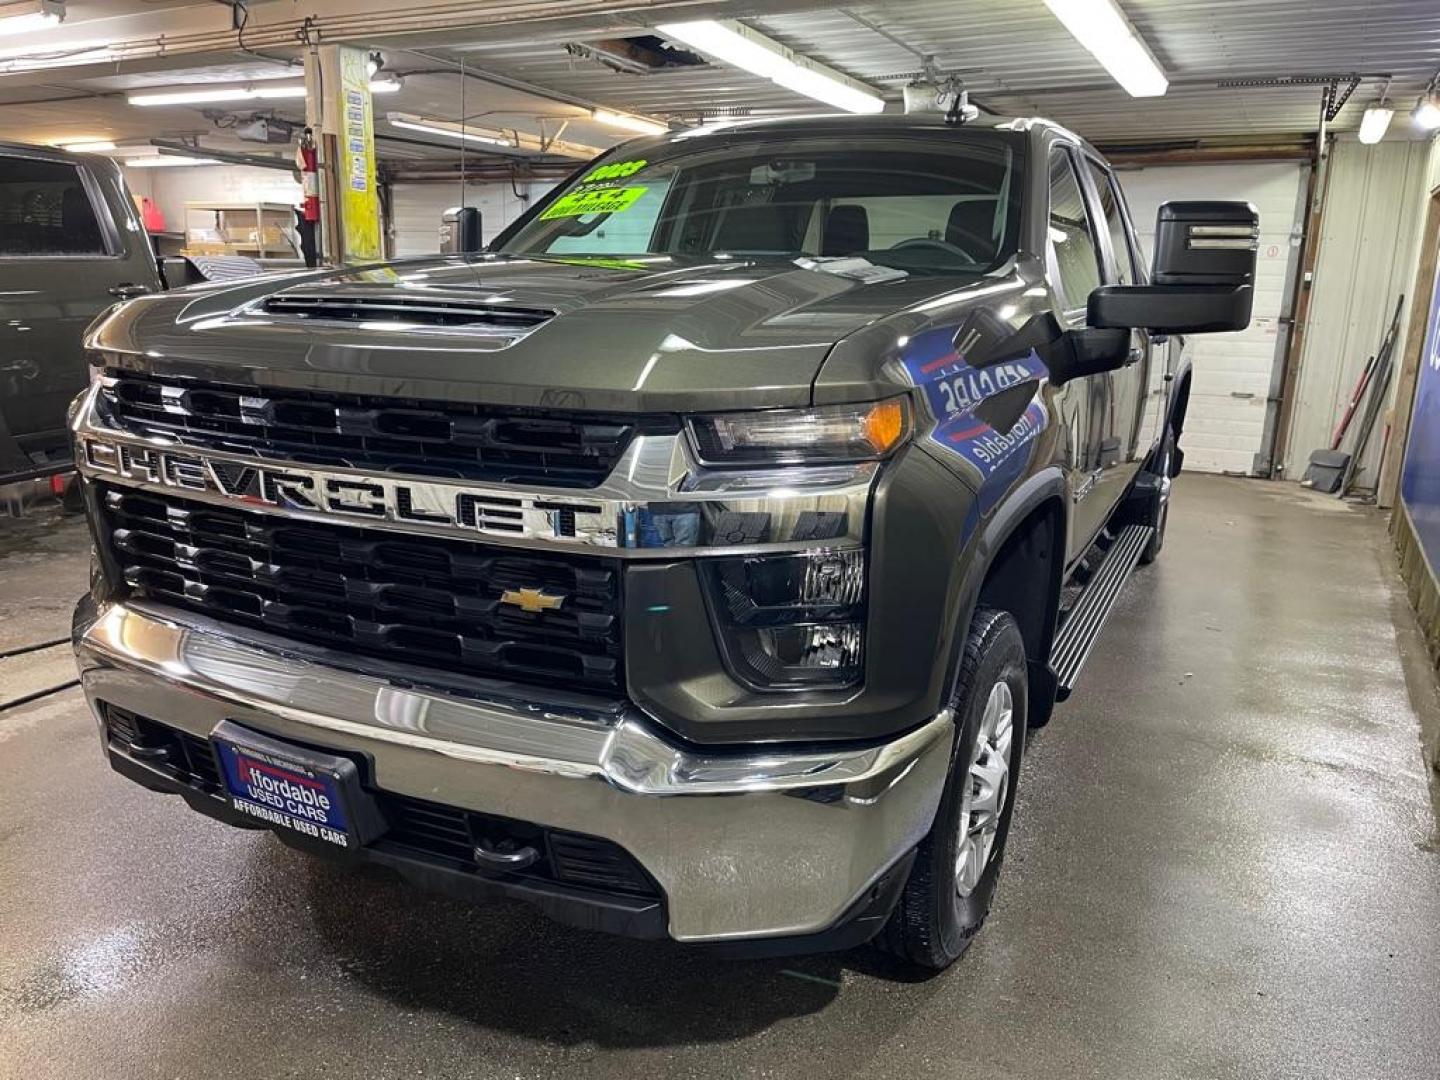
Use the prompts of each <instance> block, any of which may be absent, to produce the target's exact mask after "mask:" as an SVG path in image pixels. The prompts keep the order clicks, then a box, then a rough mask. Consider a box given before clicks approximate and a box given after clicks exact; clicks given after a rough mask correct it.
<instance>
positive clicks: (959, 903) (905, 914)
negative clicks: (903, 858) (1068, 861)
mask: <svg viewBox="0 0 1440 1080" xmlns="http://www.w3.org/2000/svg"><path fill="white" fill-rule="evenodd" d="M1027 687H1028V683H1027V676H1026V670H1025V645H1024V642H1023V640H1022V639H1021V637H1020V628H1019V627H1018V626H1017V625H1016V623H1015V619H1014V618H1013V617H1012V616H1011V615H1010V614H1009V613H1008V612H1004V611H994V610H991V609H988V608H982V609H980V610H978V611H976V613H975V618H974V619H973V620H972V621H971V623H970V633H969V638H968V640H967V641H966V643H965V654H964V657H963V658H962V660H961V665H960V673H959V677H958V679H957V680H956V687H955V694H954V696H953V697H952V699H951V707H952V708H953V709H954V711H955V723H956V728H957V733H956V737H955V747H954V750H953V751H952V753H951V758H950V772H949V775H948V777H947V778H946V782H945V791H944V793H943V794H942V795H941V798H940V808H939V810H938V811H937V812H936V815H935V824H934V825H933V826H931V829H930V832H929V834H928V835H927V836H926V837H925V839H924V840H922V841H921V842H920V846H919V849H918V850H917V851H916V855H915V863H914V865H913V866H912V867H911V870H910V877H909V879H908V880H907V881H906V883H905V888H904V890H903V891H902V892H901V894H900V899H899V901H898V902H897V904H896V905H895V910H894V912H892V913H891V916H890V921H889V922H888V923H886V925H885V928H884V929H883V930H882V931H881V932H880V936H879V937H878V938H877V939H876V943H877V944H878V945H879V946H880V948H882V949H883V950H885V951H886V952H888V953H891V954H892V955H894V956H897V957H899V958H901V959H902V960H904V961H906V962H907V963H909V964H911V965H914V966H915V967H917V968H919V969H921V970H923V971H929V972H935V971H942V970H944V969H945V968H947V967H949V966H950V965H951V964H953V963H954V962H955V961H956V960H957V959H959V957H960V955H961V954H962V953H963V952H964V951H965V950H966V949H967V948H969V946H970V942H971V941H972V940H974V938H975V935H976V934H977V933H979V931H980V927H981V926H982V925H983V924H984V922H985V917H986V915H988V914H989V912H990V902H991V900H992V898H993V897H994V895H995V884H996V881H997V880H998V879H999V876H1000V867H1001V864H1002V863H1003V862H1004V857H1005V841H1006V838H1007V837H1008V836H1009V834H1010V822H1011V819H1012V817H1013V816H1014V812H1015V791H1016V787H1017V784H1016V781H1017V780H1018V778H1019V775H1020V763H1021V759H1022V757H1023V756H1024V750H1025V732H1026V728H1027V723H1026V720H1027V715H1028V706H1029V696H1028V693H1027ZM1007 698H1008V703H1009V709H1010V716H1009V723H1010V741H1009V751H1008V762H1007V769H1006V775H1005V779H1004V780H1003V781H1002V782H1001V784H1000V785H999V786H1000V787H1001V791H1000V793H999V796H998V798H996V799H994V800H992V801H993V802H995V803H996V804H998V813H993V812H992V813H991V814H988V815H984V818H985V819H986V820H988V821H989V822H990V823H993V840H992V841H991V842H990V844H989V846H988V847H989V850H988V855H987V856H981V857H980V858H978V859H977V858H976V856H977V854H978V852H979V848H980V847H983V846H984V845H983V836H982V835H981V834H983V833H984V832H985V831H986V830H985V828H984V827H983V824H982V818H981V816H980V814H977V813H976V812H975V807H974V798H975V796H976V793H977V792H978V791H982V790H983V789H984V787H985V785H983V784H981V783H980V782H979V781H978V780H977V779H976V778H975V777H974V776H972V771H971V770H972V767H973V766H977V765H982V764H988V765H989V766H990V768H988V769H987V770H985V771H986V772H988V773H989V775H990V776H992V777H993V776H994V775H995V770H994V764H995V762H994V758H995V756H996V753H997V750H996V747H995V745H994V743H993V742H992V741H990V740H988V739H987V742H986V744H985V746H984V747H981V746H980V744H979V740H980V736H981V734H982V728H992V729H993V727H994V726H995V725H994V721H993V720H992V719H991V718H990V717H988V716H987V706H988V707H990V708H992V709H994V708H995V706H994V705H993V704H992V703H994V702H995V701H997V700H998V701H999V702H1000V703H1001V707H1002V708H1003V705H1004V702H1005V700H1006V699H1007ZM995 716H996V718H997V719H998V713H996V714H995ZM982 749H983V750H984V751H985V754H984V760H983V762H982V761H981V760H979V753H978V752H979V751H980V750H982ZM994 786H995V785H991V787H992V789H993V787H994ZM967 794H968V795H969V797H968V798H967ZM981 814H983V811H981ZM962 828H965V831H966V833H967V835H968V836H970V837H971V838H972V840H973V839H979V845H978V846H977V844H975V843H970V844H967V852H968V854H969V856H970V858H969V859H968V861H967V863H966V867H967V872H966V874H965V875H964V877H962V875H961V873H960V867H959V865H958V859H959V855H960V850H961V846H960V844H961V831H962ZM977 828H978V829H979V830H980V832H979V833H978V834H977V833H976V832H975V830H976V829H977ZM977 868H978V871H979V872H978V875H977V873H976V870H977Z"/></svg>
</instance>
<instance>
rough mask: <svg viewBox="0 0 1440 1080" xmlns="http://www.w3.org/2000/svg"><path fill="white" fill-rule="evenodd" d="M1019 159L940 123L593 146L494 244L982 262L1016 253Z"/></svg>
mask: <svg viewBox="0 0 1440 1080" xmlns="http://www.w3.org/2000/svg"><path fill="white" fill-rule="evenodd" d="M945 141H951V142H952V143H953V145H949V146H946V145H943V143H944V142H945ZM937 143H940V144H941V145H939V146H937V145H936V144H937ZM1019 166H1020V154H1019V148H1018V146H1017V145H1015V144H1013V143H1011V142H1010V141H1009V140H1005V139H1002V138H999V137H993V138H992V137H982V136H981V135H980V133H976V134H974V135H968V134H967V136H963V137H962V136H961V135H960V134H959V133H958V132H952V131H949V130H945V131H937V132H936V133H935V135H934V136H933V137H929V138H927V139H926V140H925V141H924V142H923V143H921V142H920V141H919V140H917V139H914V138H908V139H907V138H904V137H901V138H885V139H878V138H869V139H847V140H844V145H843V146H837V140H836V139H834V138H828V139H787V140H759V139H755V138H753V137H752V138H748V139H732V140H731V141H730V142H729V143H728V144H727V145H725V146H723V147H721V148H713V144H711V143H707V144H706V147H705V148H704V149H701V148H699V147H696V148H695V149H693V150H692V149H691V148H690V147H688V146H686V145H685V144H683V143H678V144H677V143H671V144H667V145H664V146H662V147H660V148H659V149H658V150H657V151H655V152H653V153H652V154H651V155H649V158H648V159H647V158H645V157H639V156H634V155H623V154H620V155H615V154H612V155H611V156H610V157H609V158H607V159H602V162H601V164H599V165H598V166H596V167H595V168H592V169H588V170H586V171H585V172H583V173H581V174H580V175H579V176H578V177H577V178H575V179H574V180H572V181H571V182H570V183H569V184H568V185H566V186H565V187H564V188H563V189H562V190H561V191H559V192H557V193H556V194H555V196H554V197H553V198H552V200H551V201H550V202H548V203H547V204H546V205H545V206H544V207H543V208H542V209H541V211H540V212H539V213H538V214H537V215H535V216H534V217H532V218H530V219H529V220H528V221H527V222H525V223H524V224H523V225H522V226H521V227H520V228H519V229H518V230H517V231H516V232H515V233H514V234H513V235H511V236H510V237H509V238H508V239H507V238H504V237H502V238H501V239H502V243H501V244H500V245H499V248H498V250H500V251H502V252H506V253H510V254H517V255H565V256H591V257H603V258H609V259H615V258H623V257H625V256H640V255H692V256H707V255H717V254H729V255H736V256H754V255H779V256H785V257H790V258H797V257H800V256H809V257H812V258H815V257H820V258H826V257H836V258H840V257H852V258H861V259H865V260H867V261H869V262H871V263H874V264H876V265H880V266H887V267H893V268H895V269H898V270H904V271H907V272H910V273H942V274H955V273H963V274H981V273H985V272H987V271H989V270H992V269H994V268H995V267H997V266H999V265H1000V264H1001V263H1003V262H1005V261H1006V260H1007V259H1008V258H1009V257H1010V256H1011V255H1012V254H1014V252H1015V248H1016V236H1017V234H1018V231H1019V199H1020V192H1021V190H1022V188H1021V183H1020V175H1019Z"/></svg>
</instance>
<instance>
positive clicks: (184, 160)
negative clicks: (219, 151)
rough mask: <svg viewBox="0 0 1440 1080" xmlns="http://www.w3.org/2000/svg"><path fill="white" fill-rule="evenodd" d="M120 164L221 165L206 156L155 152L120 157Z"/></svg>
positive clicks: (154, 166) (153, 166) (160, 166)
mask: <svg viewBox="0 0 1440 1080" xmlns="http://www.w3.org/2000/svg"><path fill="white" fill-rule="evenodd" d="M121 163H122V164H124V165H129V166H130V167H131V168H135V169H170V168H180V167H181V166H185V165H223V164H225V163H224V162H223V161H216V160H215V159H214V158H208V157H185V156H184V155H183V154H156V155H155V156H154V157H132V158H124V159H122V162H121Z"/></svg>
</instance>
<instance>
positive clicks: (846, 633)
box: [703, 549, 865, 690]
mask: <svg viewBox="0 0 1440 1080" xmlns="http://www.w3.org/2000/svg"><path fill="white" fill-rule="evenodd" d="M703 567H704V571H703V572H704V574H705V576H706V579H707V584H708V586H709V595H710V598H711V605H712V608H713V611H714V615H715V621H716V624H717V628H718V630H719V637H720V641H721V643H722V645H723V646H724V651H725V656H726V659H727V660H728V661H729V666H730V669H731V671H732V672H733V673H734V674H735V675H736V677H738V678H739V679H740V680H741V681H742V682H745V683H747V684H749V685H750V686H752V687H754V688H756V689H759V690H789V689H806V688H814V689H836V688H840V687H846V686H853V685H854V684H856V683H858V682H859V681H860V678H861V676H862V674H863V671H864V666H863V661H864V637H865V553H864V552H863V551H860V550H856V549H845V550H818V551H812V552H808V553H806V554H803V555H770V556H754V557H744V558H735V559H707V560H706V561H705V562H704V564H703Z"/></svg>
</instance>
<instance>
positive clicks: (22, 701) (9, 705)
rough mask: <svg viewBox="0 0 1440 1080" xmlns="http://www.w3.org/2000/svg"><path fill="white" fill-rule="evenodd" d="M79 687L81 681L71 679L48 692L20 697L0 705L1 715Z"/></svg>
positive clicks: (37, 691)
mask: <svg viewBox="0 0 1440 1080" xmlns="http://www.w3.org/2000/svg"><path fill="white" fill-rule="evenodd" d="M79 685H80V680H79V679H71V680H70V681H69V682H67V683H61V684H60V685H59V686H52V687H50V688H49V689H48V690H36V691H35V692H34V693H33V694H25V695H24V696H23V697H18V698H16V699H15V700H14V701H7V702H5V704H4V705H0V713H3V712H6V711H8V710H10V709H14V708H16V707H18V706H20V705H29V704H30V702H32V701H39V700H40V699H41V698H43V697H49V696H50V695H51V694H58V693H60V691H61V690H70V689H73V688H74V687H76V686H79Z"/></svg>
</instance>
